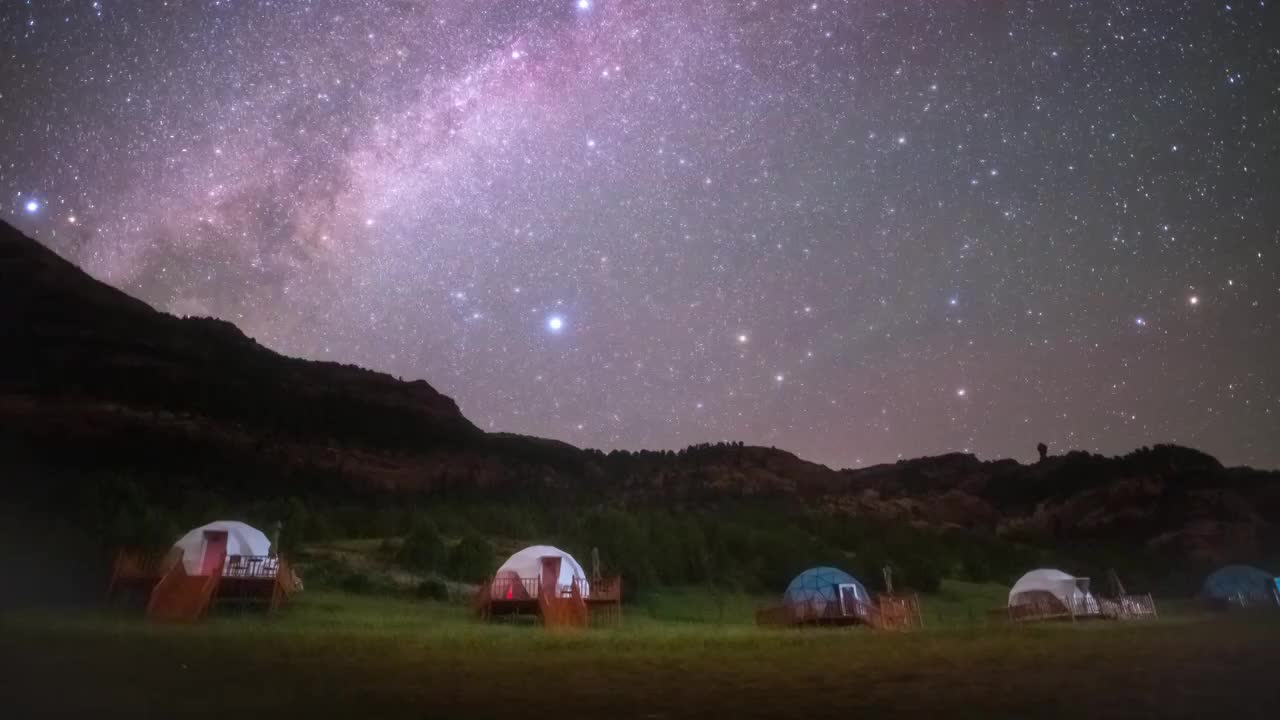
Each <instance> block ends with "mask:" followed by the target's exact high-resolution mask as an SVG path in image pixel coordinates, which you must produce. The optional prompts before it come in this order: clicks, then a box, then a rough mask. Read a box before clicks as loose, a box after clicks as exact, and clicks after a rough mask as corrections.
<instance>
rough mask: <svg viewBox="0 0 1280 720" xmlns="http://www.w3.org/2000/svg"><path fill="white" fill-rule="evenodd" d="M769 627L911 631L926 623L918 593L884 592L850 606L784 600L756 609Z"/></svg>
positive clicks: (836, 602) (760, 622) (762, 623)
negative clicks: (888, 593)
mask: <svg viewBox="0 0 1280 720" xmlns="http://www.w3.org/2000/svg"><path fill="white" fill-rule="evenodd" d="M756 624H757V625H760V626H765V627H804V626H824V625H826V626H831V625H835V626H842V625H866V626H867V627H871V628H875V629H877V630H911V629H914V628H919V627H922V626H923V625H924V617H923V616H922V615H921V613H920V599H919V598H918V597H917V596H915V595H904V596H897V595H880V596H878V597H877V598H876V600H875V601H874V602H871V603H865V602H858V603H854V604H853V606H852V607H847V606H846V605H845V604H842V603H841V602H840V601H839V600H826V601H813V600H809V601H805V602H800V603H783V604H781V605H775V606H772V607H767V608H763V609H761V610H757V611H756Z"/></svg>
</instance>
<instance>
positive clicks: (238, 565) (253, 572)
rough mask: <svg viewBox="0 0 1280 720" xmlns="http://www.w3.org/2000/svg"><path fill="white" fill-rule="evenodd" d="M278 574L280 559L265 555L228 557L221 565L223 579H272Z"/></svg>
mask: <svg viewBox="0 0 1280 720" xmlns="http://www.w3.org/2000/svg"><path fill="white" fill-rule="evenodd" d="M279 572H280V558H278V557H270V556H267V555H228V556H227V558H226V560H225V561H223V564H222V576H223V577H235V578H273V577H276V576H277V575H278V574H279Z"/></svg>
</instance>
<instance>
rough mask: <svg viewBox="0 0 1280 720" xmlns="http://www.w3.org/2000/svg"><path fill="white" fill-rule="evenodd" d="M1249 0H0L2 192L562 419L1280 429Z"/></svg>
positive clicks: (844, 440)
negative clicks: (1018, 0) (133, 0)
mask: <svg viewBox="0 0 1280 720" xmlns="http://www.w3.org/2000/svg"><path fill="white" fill-rule="evenodd" d="M1276 37H1280V17H1278V14H1277V13H1276V12H1275V11H1274V8H1272V7H1270V6H1269V4H1268V2H1265V1H1264V0H1233V1H1232V2H1230V3H1227V2H1211V1H1208V0H1203V1H1201V0H1196V1H1182V2H1178V1H1175V0H1124V1H1117V2H1109V1H1104V0H1097V1H1085V0H1053V1H1047V0H1046V1H1041V2H1017V1H1015V0H971V1H963V2H962V1H960V0H897V1H895V2H884V1H881V0H847V1H839V0H824V1H820V2H816V3H812V2H791V1H788V0H757V1H756V2H749V1H747V0H739V1H735V2H729V1H726V0H705V1H698V0H679V1H672V0H642V1H627V0H433V1H428V0H385V1H379V0H311V1H307V0H276V1H275V2H271V1H269V0H262V1H250V0H221V1H218V0H169V1H168V2H161V1H160V0H156V1H155V2H132V1H125V0H99V1H98V2H93V1H92V0H74V1H52V0H47V1H46V0H26V2H22V1H21V0H6V1H5V2H3V3H0V214H2V215H3V216H4V218H5V219H6V220H8V221H10V222H13V223H14V224H16V225H17V226H18V227H19V228H20V229H22V230H24V231H26V232H27V233H29V234H31V235H33V236H34V237H36V238H38V239H39V240H41V241H42V242H44V243H45V244H47V245H49V246H50V247H52V248H54V249H55V250H57V251H58V252H60V253H62V254H63V255H64V256H66V257H68V258H70V259H73V260H74V261H76V262H77V263H79V264H80V265H81V266H83V267H84V268H85V269H86V270H88V271H89V272H90V273H91V274H93V275H94V276H95V277H98V278H100V279H102V280H104V281H107V282H109V283H111V284H113V285H115V286H117V287H119V288H121V289H124V290H126V291H128V292H129V293H131V294H134V295H136V296H138V297H141V298H143V299H145V300H147V301H148V302H150V303H152V304H153V305H155V306H157V307H159V308H161V309H164V310H168V311H171V312H174V313H178V314H185V315H214V316H217V317H221V318H224V319H227V320H230V321H232V322H234V323H236V324H237V325H239V326H240V327H241V328H242V329H243V330H244V331H245V332H246V333H247V334H249V335H250V336H252V337H254V338H256V339H257V340H258V341H259V342H261V343H263V344H264V345H266V346H268V347H271V348H273V349H276V350H278V351H280V352H283V353H287V354H291V355H299V356H303V357H308V358H316V359H328V360H336V361H341V362H349V363H356V364H359V365H363V366H367V367H370V368H374V369H378V370H384V371H387V372H390V373H392V374H395V375H397V376H401V377H405V378H425V379H427V380H428V381H429V382H430V383H431V384H432V385H433V386H435V387H436V388H438V389H439V390H441V391H442V392H445V393H447V394H449V395H450V396H452V397H454V398H455V399H456V400H457V401H458V403H459V405H460V406H461V408H462V410H463V412H464V413H465V414H466V415H467V416H468V417H469V418H471V419H472V420H473V421H474V422H475V423H476V424H477V425H479V426H480V427H482V428H485V429H490V430H503V431H511V432H520V433H529V434H536V435H542V436H548V437H553V438H558V439H562V440H565V441H568V442H571V443H574V444H576V445H580V446H588V447H598V448H602V449H611V448H627V449H638V448H651V449H654V448H678V447H681V446H684V445H687V444H690V443H697V442H707V441H718V440H742V441H745V442H747V443H749V444H763V445H775V446H778V447H781V448H785V449H788V450H791V451H793V452H796V453H797V454H799V455H801V456H802V457H806V458H808V459H812V460H815V461H819V462H824V463H827V464H829V465H832V466H835V467H848V466H859V465H866V464H870V463H874V462H883V461H892V460H894V459H896V458H900V457H916V456H920V455H925V454H935V453H942V452H948V451H969V452H974V453H977V454H978V455H980V456H981V457H985V458H994V457H1016V458H1020V459H1024V460H1025V459H1029V458H1034V457H1035V444H1036V443H1037V442H1038V441H1044V442H1046V443H1048V444H1049V445H1050V449H1051V452H1053V451H1062V450H1065V449H1066V448H1069V447H1071V448H1086V449H1090V450H1094V451H1098V452H1104V453H1108V454H1112V453H1121V452H1125V451H1128V450H1130V449H1133V448H1134V447H1137V446H1141V445H1147V444H1153V443H1156V442H1179V443H1183V444H1187V445H1191V446H1195V447H1199V448H1201V449H1203V450H1206V451H1208V452H1211V453H1213V454H1215V455H1217V456H1218V457H1220V458H1221V459H1222V460H1223V461H1224V462H1226V463H1228V464H1252V465H1257V466H1263V467H1278V466H1280V336H1278V331H1280V50H1278V45H1277V43H1276V41H1275V38H1276Z"/></svg>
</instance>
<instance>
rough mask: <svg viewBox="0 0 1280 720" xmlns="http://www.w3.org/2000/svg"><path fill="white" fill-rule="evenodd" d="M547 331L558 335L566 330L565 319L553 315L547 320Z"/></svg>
mask: <svg viewBox="0 0 1280 720" xmlns="http://www.w3.org/2000/svg"><path fill="white" fill-rule="evenodd" d="M547 329H548V330H550V331H551V332H553V333H558V332H560V331H561V330H563V329H564V318H562V317H560V316H559V315H552V316H551V317H549V318H547Z"/></svg>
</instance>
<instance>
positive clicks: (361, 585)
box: [338, 570, 374, 593]
mask: <svg viewBox="0 0 1280 720" xmlns="http://www.w3.org/2000/svg"><path fill="white" fill-rule="evenodd" d="M338 587H340V588H342V589H343V590H346V591H347V592H350V593H369V592H373V589H374V582H373V579H372V578H370V577H369V576H368V575H367V574H366V573H362V572H356V571H354V570H353V571H351V572H348V573H347V574H346V575H343V576H342V579H341V580H339V581H338Z"/></svg>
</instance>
